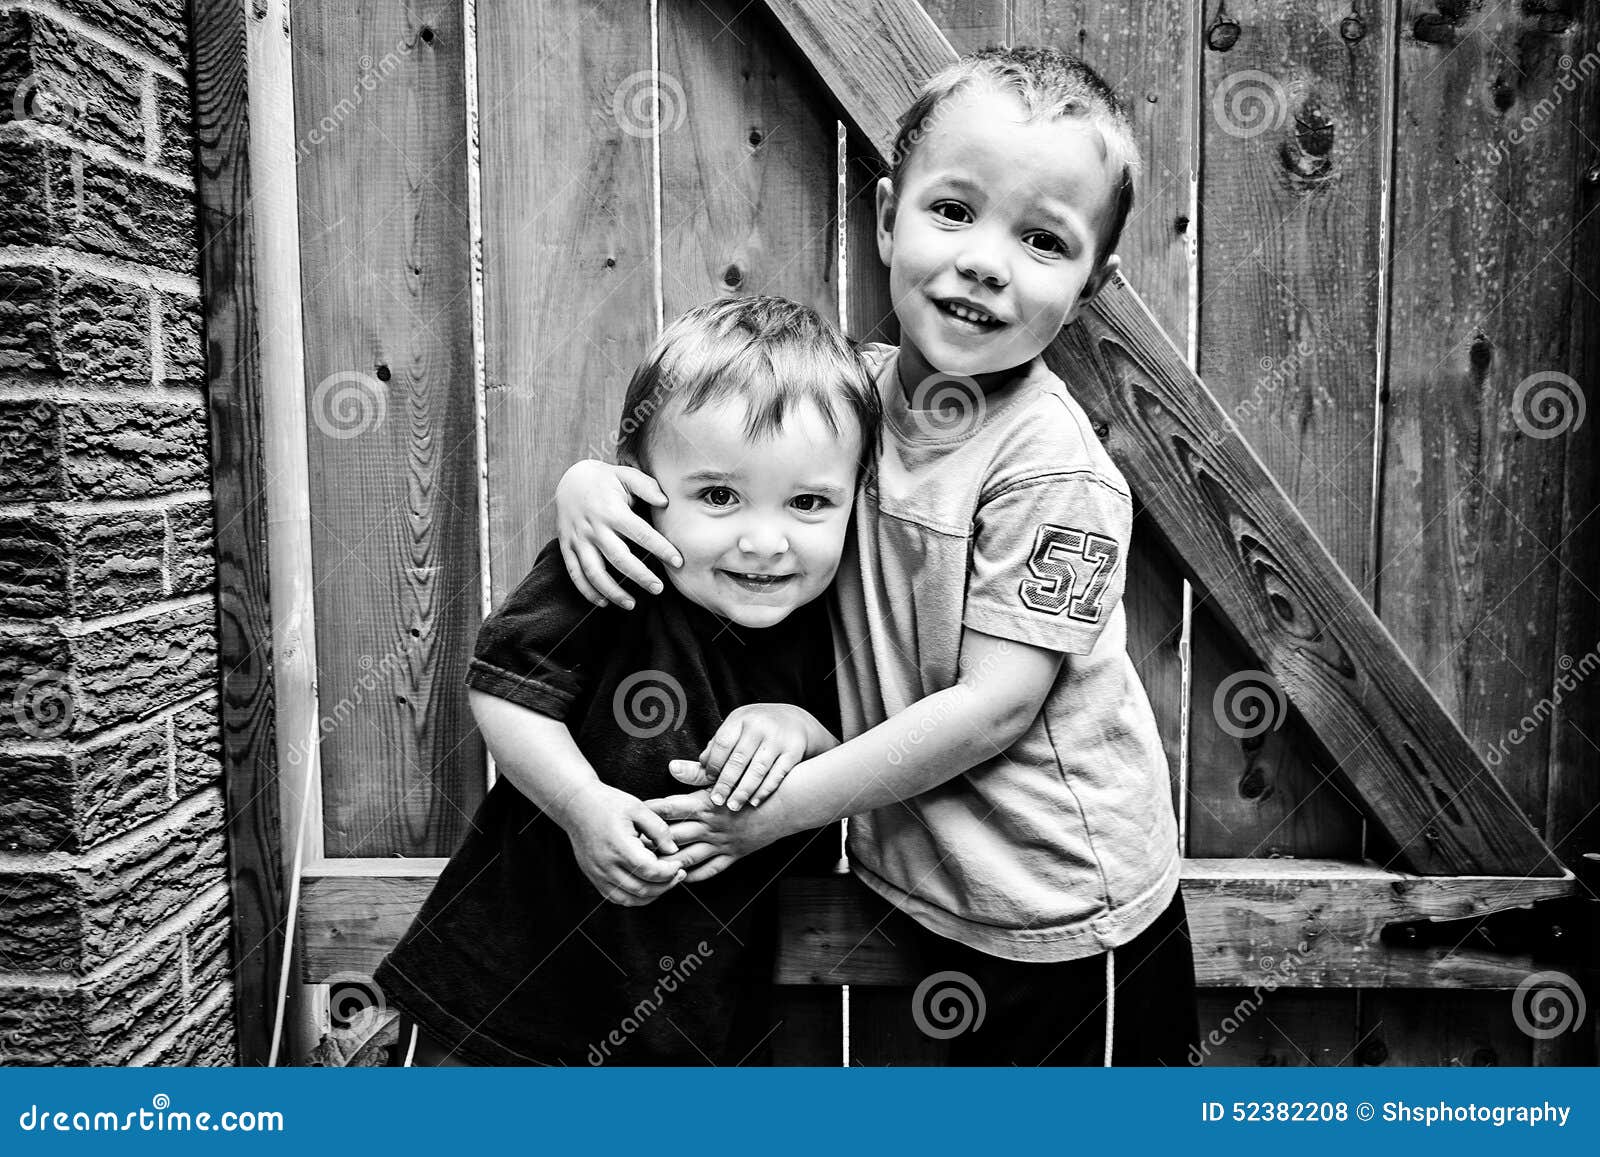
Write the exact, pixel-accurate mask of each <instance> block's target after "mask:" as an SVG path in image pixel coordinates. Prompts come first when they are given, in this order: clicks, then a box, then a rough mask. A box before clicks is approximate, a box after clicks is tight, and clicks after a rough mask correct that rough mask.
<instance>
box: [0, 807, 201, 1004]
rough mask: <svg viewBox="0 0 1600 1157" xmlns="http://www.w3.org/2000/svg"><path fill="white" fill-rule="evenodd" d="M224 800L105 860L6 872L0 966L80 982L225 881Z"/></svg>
mask: <svg viewBox="0 0 1600 1157" xmlns="http://www.w3.org/2000/svg"><path fill="white" fill-rule="evenodd" d="M222 822H223V821H222V801H221V796H220V794H217V795H214V796H212V797H210V799H209V800H208V806H207V807H206V808H205V809H204V810H202V811H201V812H200V813H198V814H197V815H195V816H193V817H191V818H190V819H189V821H188V822H187V823H185V824H184V825H183V826H182V827H181V828H180V829H178V830H175V831H174V830H157V831H153V832H149V833H147V834H146V835H145V837H144V838H143V839H139V840H135V841H133V842H132V843H131V845H130V846H129V847H127V848H124V849H122V850H121V851H120V853H119V854H118V855H117V856H115V857H113V858H111V859H109V860H107V861H105V862H99V861H96V862H93V863H90V864H87V865H82V864H80V865H74V866H72V867H70V868H67V869H65V870H62V871H57V872H36V871H35V872H8V873H5V874H4V875H0V888H4V889H5V894H7V895H8V896H9V899H8V900H7V904H6V907H7V913H6V919H5V920H4V921H0V961H5V962H6V967H7V968H8V969H9V970H13V971H47V972H70V973H73V974H74V975H78V976H82V975H84V974H86V973H88V972H91V971H93V970H94V969H95V968H98V967H99V966H101V965H103V964H105V963H107V962H108V961H111V960H113V959H114V958H116V957H117V956H119V955H120V954H122V953H124V952H126V951H127V950H128V949H129V948H130V947H132V946H133V945H134V944H135V943H136V942H137V941H138V940H139V938H140V936H141V935H142V934H143V933H144V931H145V930H147V929H149V928H151V927H154V926H155V925H157V924H159V923H160V922H161V921H163V920H166V919H168V918H170V917H172V916H174V915H176V914H177V913H178V912H179V911H181V910H182V908H183V905H184V904H186V903H187V902H188V901H189V900H191V899H193V898H194V896H195V895H196V894H197V893H199V892H202V891H204V890H205V889H207V888H210V887H213V886H216V885H219V884H221V883H222V882H223V881H224V880H225V878H226V872H225V856H224V849H223V844H222Z"/></svg>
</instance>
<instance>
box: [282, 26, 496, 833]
mask: <svg viewBox="0 0 1600 1157" xmlns="http://www.w3.org/2000/svg"><path fill="white" fill-rule="evenodd" d="M462 57H463V53H462V13H461V6H460V5H459V4H452V3H448V2H447V0H423V2H420V3H417V4H413V5H408V6H406V7H404V8H400V7H395V6H392V5H386V4H367V3H357V2H354V0H347V2H344V3H337V4H331V5H318V6H314V7H310V8H306V9H304V10H302V11H298V12H296V14H295V52H294V64H295V77H294V81H295V109H296V117H297V127H298V129H299V133H300V138H301V141H302V143H303V146H304V147H302V149H301V154H300V157H299V165H298V169H297V172H298V177H299V194H300V224H301V264H302V267H303V270H304V278H303V284H304V286H305V288H304V291H303V297H304V303H303V304H304V313H305V319H306V321H305V331H306V333H305V351H306V395H307V396H306V407H307V411H308V429H309V453H310V463H311V479H310V487H311V489H310V501H311V505H312V510H313V513H314V517H313V520H312V546H313V551H314V557H315V560H316V564H317V589H316V605H317V615H316V633H317V664H318V671H317V685H318V689H319V694H320V704H319V708H320V711H321V713H322V728H321V732H322V737H321V744H320V747H321V757H322V770H323V775H322V782H323V802H324V843H325V849H326V852H327V854H329V855H369V856H370V855H385V854H402V855H440V854H444V853H447V852H449V851H451V850H453V849H454V847H455V846H456V844H458V843H459V842H460V839H461V836H462V835H463V834H464V833H465V831H466V828H467V821H468V819H469V817H470V815H471V813H472V811H473V809H474V808H475V807H476V806H477V803H478V801H479V800H480V799H481V798H482V795H483V788H484V772H483V761H482V753H481V750H480V748H479V746H478V745H477V744H476V743H470V742H468V743H463V742H462V736H463V735H465V734H470V729H471V719H470V716H469V715H468V713H467V709H466V696H465V694H464V693H463V691H462V689H461V680H462V677H463V675H464V673H465V668H466V661H467V658H468V656H469V654H470V651H471V641H472V635H473V632H474V631H475V629H476V625H477V620H478V605H477V604H478V586H479V576H478V515H477V498H476V494H477V487H476V466H475V462H476V456H477V455H476V437H477V435H476V407H475V402H474V398H473V387H472V381H473V378H472V317H471V297H470V293H469V282H468V278H469V270H470V265H469V248H470V240H469V234H468V224H467V212H466V209H467V203H466V196H467V189H466V186H467V172H466V137H465V134H464V126H465V123H466V96H465V92H464V90H463V88H462V75H463V63H462ZM330 125H331V126H332V127H330Z"/></svg>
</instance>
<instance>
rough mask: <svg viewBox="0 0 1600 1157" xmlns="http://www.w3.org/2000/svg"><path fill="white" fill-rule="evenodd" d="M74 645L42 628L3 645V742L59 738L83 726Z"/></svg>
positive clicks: (0, 677) (0, 702)
mask: <svg viewBox="0 0 1600 1157" xmlns="http://www.w3.org/2000/svg"><path fill="white" fill-rule="evenodd" d="M77 716H78V706H77V699H76V688H75V687H74V685H73V681H72V653H71V650H70V646H69V643H68V641H67V640H66V639H64V638H63V637H62V636H61V633H60V631H59V630H58V629H56V628H55V627H53V626H51V625H49V624H41V625H40V627H39V630H38V631H37V633H35V634H31V635H8V636H6V638H5V645H4V646H0V739H56V738H59V737H61V736H65V735H68V734H70V733H71V731H72V730H73V728H74V727H76V726H77V725H78V718H77Z"/></svg>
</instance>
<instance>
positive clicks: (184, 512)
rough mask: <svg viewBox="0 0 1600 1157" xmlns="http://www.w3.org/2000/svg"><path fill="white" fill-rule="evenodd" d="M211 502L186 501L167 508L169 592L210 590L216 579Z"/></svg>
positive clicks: (186, 592) (185, 592)
mask: <svg viewBox="0 0 1600 1157" xmlns="http://www.w3.org/2000/svg"><path fill="white" fill-rule="evenodd" d="M211 523H212V512H211V503H210V502H209V501H206V502H185V503H182V504H181V505H177V506H171V507H168V509H167V525H168V526H169V527H170V528H171V532H172V535H171V542H170V546H169V548H168V555H167V571H168V573H169V574H170V575H171V576H172V593H173V594H175V595H177V594H189V593H191V592H193V591H209V590H211V589H212V585H213V584H214V583H215V581H216V572H217V566H216V558H215V555H214V553H213V550H214V547H213V540H212V534H211Z"/></svg>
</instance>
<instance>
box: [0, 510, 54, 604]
mask: <svg viewBox="0 0 1600 1157" xmlns="http://www.w3.org/2000/svg"><path fill="white" fill-rule="evenodd" d="M71 554H72V547H71V544H70V543H69V542H68V541H67V535H66V532H65V529H64V528H63V527H62V525H61V520H60V519H59V518H57V517H56V516H54V515H52V514H50V513H49V512H48V511H46V512H44V513H43V514H41V515H38V516H30V517H16V516H3V515H0V615H9V616H11V617H13V618H19V619H20V618H34V619H42V618H47V617H49V616H51V615H60V614H65V613H66V612H67V609H68V606H69V603H70V597H69V594H68V591H67V583H68V578H69V573H68V570H69V568H68V563H67V560H68V559H69V558H70V557H71Z"/></svg>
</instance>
